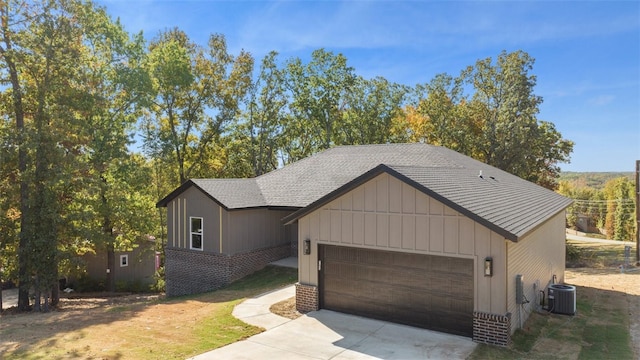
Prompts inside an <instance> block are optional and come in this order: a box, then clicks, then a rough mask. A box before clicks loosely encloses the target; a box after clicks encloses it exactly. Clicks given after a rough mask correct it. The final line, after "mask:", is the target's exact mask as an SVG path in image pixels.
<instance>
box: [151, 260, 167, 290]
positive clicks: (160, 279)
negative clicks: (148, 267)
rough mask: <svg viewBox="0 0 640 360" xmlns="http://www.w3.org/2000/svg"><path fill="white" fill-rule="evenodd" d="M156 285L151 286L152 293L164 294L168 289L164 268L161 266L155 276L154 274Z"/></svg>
mask: <svg viewBox="0 0 640 360" xmlns="http://www.w3.org/2000/svg"><path fill="white" fill-rule="evenodd" d="M153 279H154V280H155V283H154V284H153V285H151V291H154V292H164V291H165V289H166V283H165V281H164V266H161V267H160V268H159V269H158V270H157V271H156V272H155V274H153Z"/></svg>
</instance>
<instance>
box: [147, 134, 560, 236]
mask: <svg viewBox="0 0 640 360" xmlns="http://www.w3.org/2000/svg"><path fill="white" fill-rule="evenodd" d="M381 164H383V165H384V166H382V167H380V165H381ZM382 171H385V172H389V173H391V174H392V175H394V176H397V177H399V178H401V179H402V180H404V181H407V182H410V183H412V184H413V185H414V186H416V187H418V188H420V189H421V190H423V191H424V192H426V193H428V194H429V195H431V196H434V197H436V198H437V199H439V200H440V201H443V202H444V203H446V204H447V205H448V206H450V207H452V208H454V209H456V210H457V211H459V212H461V213H464V214H466V215H468V216H470V217H472V218H474V219H475V220H477V221H480V220H481V221H480V222H481V223H483V224H485V225H487V226H489V225H491V226H490V228H492V229H493V230H496V231H497V232H499V233H501V234H502V235H504V236H505V237H507V238H510V239H512V240H517V239H518V238H520V237H521V236H523V235H525V234H526V233H528V232H529V231H531V230H532V229H534V228H535V227H536V226H538V225H540V224H541V223H542V222H544V221H545V220H546V219H548V218H549V217H551V216H553V215H555V214H557V213H558V212H559V211H561V210H563V209H564V208H566V207H567V206H568V205H569V204H570V203H571V201H570V200H569V199H567V198H565V197H563V196H560V195H558V194H556V193H554V192H552V191H549V190H547V189H545V188H542V187H540V186H538V185H536V184H533V183H530V182H528V181H525V180H522V179H520V178H518V177H517V176H514V175H511V174H509V173H507V172H504V171H502V170H499V169H497V168H494V167H492V166H489V165H487V164H484V163H482V162H480V161H477V160H474V159H472V158H470V157H467V156H465V155H462V154H459V153H457V152H455V151H453V150H449V149H447V148H444V147H438V146H432V145H427V144H419V143H416V144H385V145H360V146H339V147H335V148H332V149H329V150H326V151H323V152H321V153H318V154H315V155H313V156H310V157H308V158H305V159H303V160H300V161H298V162H295V163H293V164H290V165H287V166H285V167H283V168H281V169H278V170H275V171H272V172H270V173H267V174H264V175H262V176H259V177H257V178H253V179H194V180H191V181H189V182H187V183H185V184H183V185H182V186H181V187H180V188H178V189H176V190H175V191H173V192H172V193H171V194H169V195H168V196H167V197H165V198H164V199H162V200H161V201H160V202H158V206H166V204H167V203H168V202H169V201H170V200H171V199H172V198H174V197H175V196H177V195H179V194H180V193H181V192H182V191H184V190H185V189H186V187H189V186H193V185H195V186H196V187H198V188H199V189H200V190H201V191H203V192H204V193H205V194H207V195H208V196H209V197H211V198H212V199H213V200H214V201H216V202H218V203H219V204H221V205H222V206H223V207H225V208H227V209H241V208H251V207H288V208H307V207H309V208H307V209H302V210H300V211H298V212H296V213H294V214H293V216H292V217H290V218H288V220H291V219H294V218H297V217H296V214H298V215H300V214H303V213H304V212H305V211H306V210H310V209H311V208H313V207H314V205H318V206H319V205H321V204H319V203H320V202H321V201H322V200H323V199H324V200H329V198H330V197H332V196H334V195H335V196H338V193H340V192H341V191H343V190H345V189H348V188H351V187H353V186H355V185H357V184H356V183H358V182H359V181H365V180H363V179H365V178H366V177H367V174H368V173H376V172H377V173H380V172H382ZM480 171H482V174H483V177H482V178H479V177H478V175H479V173H480ZM363 174H365V175H363ZM491 177H493V179H492V178H491ZM310 205H311V206H310ZM498 230H500V231H498Z"/></svg>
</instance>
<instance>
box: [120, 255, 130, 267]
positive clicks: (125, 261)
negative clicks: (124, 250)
mask: <svg viewBox="0 0 640 360" xmlns="http://www.w3.org/2000/svg"><path fill="white" fill-rule="evenodd" d="M122 260H124V263H122ZM125 266H129V254H124V255H120V267H125Z"/></svg>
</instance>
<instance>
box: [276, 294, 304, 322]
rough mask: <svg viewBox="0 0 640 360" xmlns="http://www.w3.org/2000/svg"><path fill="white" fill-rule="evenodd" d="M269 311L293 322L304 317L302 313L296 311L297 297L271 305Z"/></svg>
mask: <svg viewBox="0 0 640 360" xmlns="http://www.w3.org/2000/svg"><path fill="white" fill-rule="evenodd" d="M269 310H270V311H271V312H272V313H274V314H276V315H280V316H282V317H286V318H287V319H292V320H293V319H297V318H299V317H300V316H302V313H300V312H299V311H298V310H296V298H295V296H294V297H291V298H289V299H287V300H283V301H280V302H279V303H275V304H273V305H271V307H270V308H269Z"/></svg>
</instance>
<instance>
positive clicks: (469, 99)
mask: <svg viewBox="0 0 640 360" xmlns="http://www.w3.org/2000/svg"><path fill="white" fill-rule="evenodd" d="M533 63H534V59H533V58H532V57H530V56H529V55H528V54H527V53H525V52H523V51H516V52H512V53H506V52H502V53H501V54H500V55H499V56H498V58H497V59H496V61H495V62H494V61H493V59H492V58H486V59H483V60H478V61H477V62H476V64H475V65H473V66H469V67H467V68H466V69H465V70H463V71H462V72H461V74H460V76H458V77H456V78H453V77H452V76H450V75H447V74H439V75H437V76H436V77H434V79H433V80H432V81H431V82H430V83H428V84H426V85H419V86H417V87H416V92H417V95H418V101H417V103H416V104H414V105H413V106H411V107H408V108H406V114H405V116H404V118H403V117H402V116H401V117H400V119H397V123H399V124H398V125H397V127H398V128H399V129H396V131H395V135H396V136H397V137H398V139H399V140H400V141H402V140H410V141H426V142H428V143H432V144H436V145H442V146H445V147H448V148H451V149H453V150H456V151H458V152H461V153H463V154H466V155H469V156H471V157H474V158H476V159H478V160H481V161H483V162H486V163H487V164H489V165H493V166H495V167H498V168H500V169H503V170H505V171H508V172H510V173H512V174H514V175H517V176H520V177H521V178H523V179H526V180H530V181H533V182H536V183H538V184H539V185H542V186H545V187H547V188H550V189H554V188H555V187H556V186H557V183H556V178H557V177H558V175H559V173H560V168H559V167H558V165H557V164H558V163H562V162H568V161H569V155H570V154H571V152H572V151H573V143H572V142H571V141H568V140H565V139H563V138H562V135H561V134H560V133H559V132H558V131H557V130H556V128H555V126H554V125H553V124H552V123H550V122H547V121H541V120H538V119H537V114H538V112H539V109H538V107H539V105H540V104H541V103H542V98H541V97H540V96H537V95H535V94H534V92H533V90H534V87H535V85H536V77H535V75H531V74H530V71H531V70H532V69H533ZM466 90H469V91H470V94H467V93H465V91H466ZM403 123H404V124H403ZM405 129H409V130H410V131H405ZM525 144H526V146H525Z"/></svg>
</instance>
